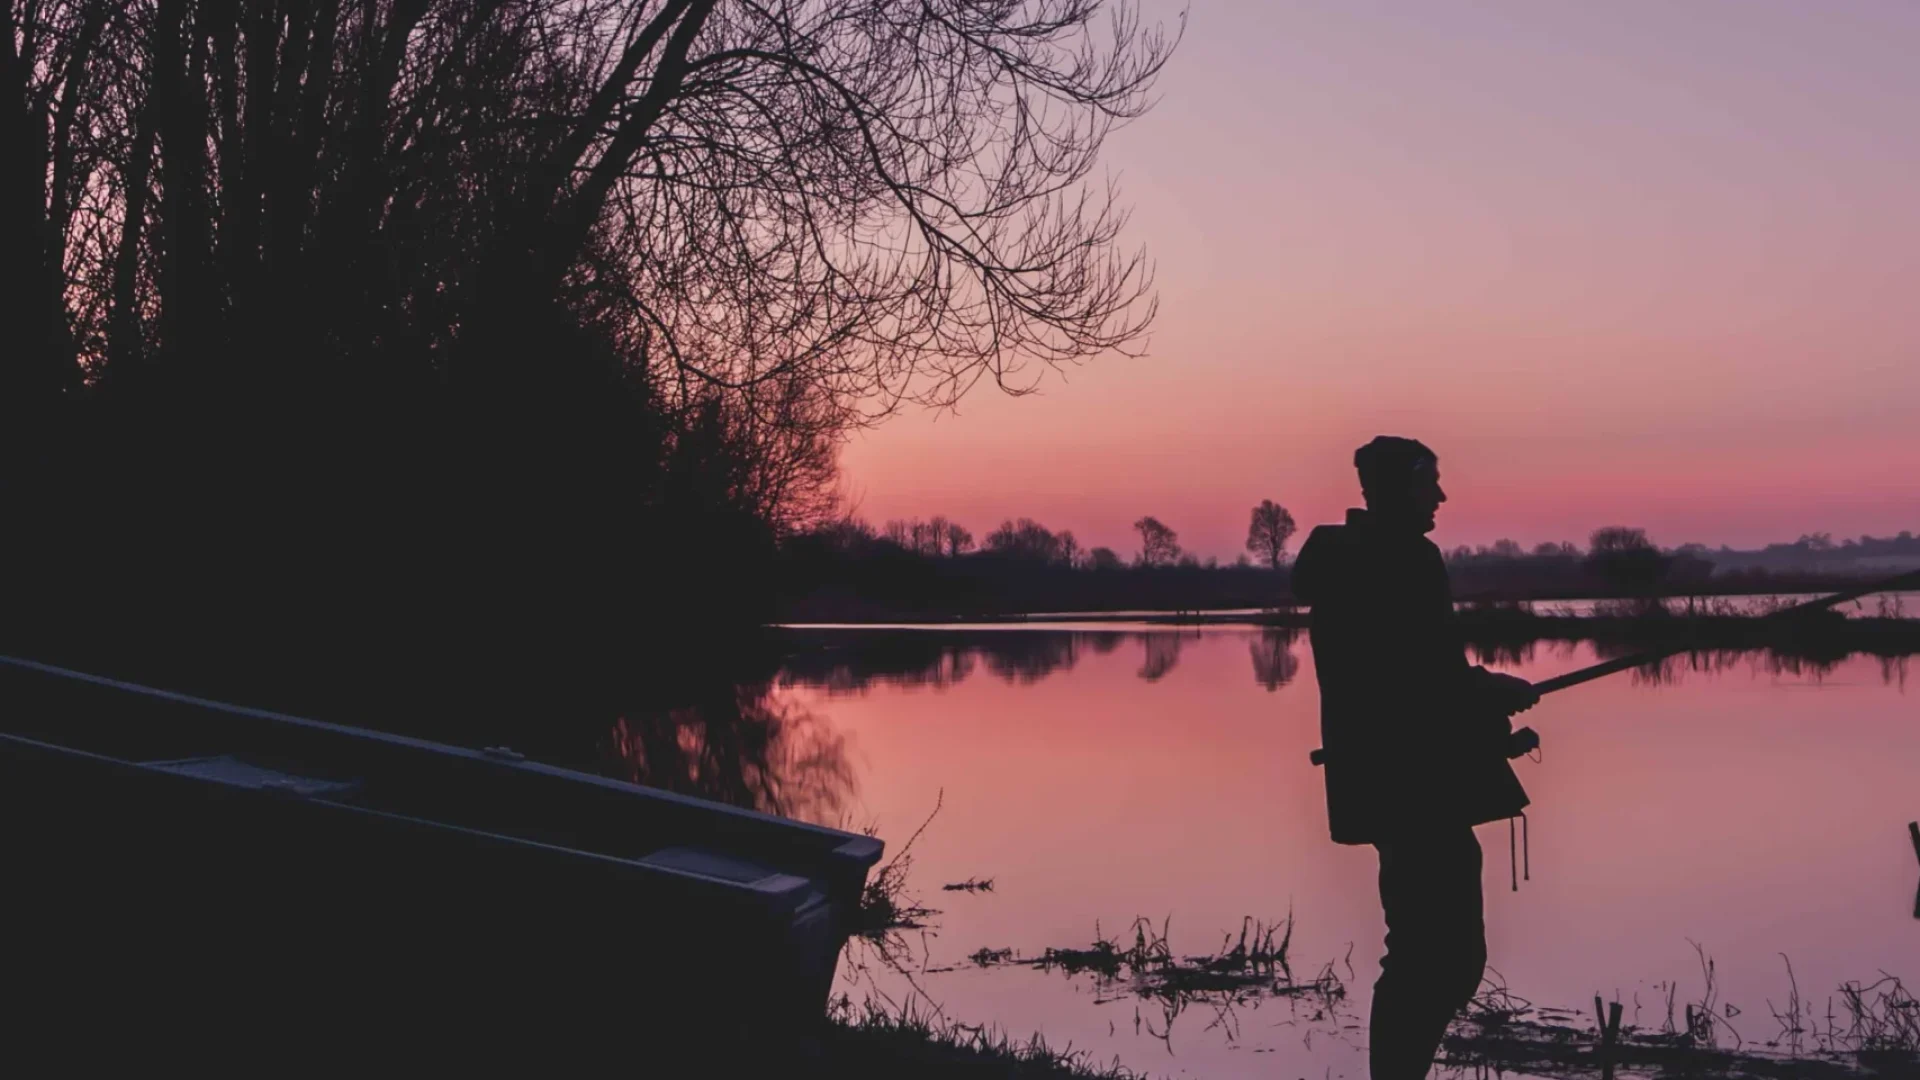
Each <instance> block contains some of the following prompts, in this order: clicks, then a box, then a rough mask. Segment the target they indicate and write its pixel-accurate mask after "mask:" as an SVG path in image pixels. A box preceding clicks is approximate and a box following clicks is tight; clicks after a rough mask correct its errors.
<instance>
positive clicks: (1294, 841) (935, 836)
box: [771, 629, 1920, 1077]
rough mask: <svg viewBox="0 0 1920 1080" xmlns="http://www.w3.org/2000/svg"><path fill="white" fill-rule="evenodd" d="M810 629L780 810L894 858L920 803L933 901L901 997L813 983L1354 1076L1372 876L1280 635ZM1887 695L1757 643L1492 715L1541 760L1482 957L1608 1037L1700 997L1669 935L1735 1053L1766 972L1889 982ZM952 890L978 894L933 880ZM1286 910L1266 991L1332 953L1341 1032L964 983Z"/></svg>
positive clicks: (1163, 1065)
mask: <svg viewBox="0 0 1920 1080" xmlns="http://www.w3.org/2000/svg"><path fill="white" fill-rule="evenodd" d="M811 640H812V641H813V642H814V643H815V645H814V647H811V648H808V649H805V650H803V651H801V652H799V653H797V654H796V655H795V656H794V657H792V658H791V659H790V660H789V662H788V665H787V667H786V669H785V670H784V671H783V672H782V674H781V676H780V678H779V680H778V683H777V684H776V689H775V690H774V692H773V697H774V701H773V702H772V703H771V706H772V707H773V708H774V709H776V710H777V711H778V712H779V713H780V715H781V716H782V717H783V718H784V719H783V723H785V724H787V725H788V726H789V729H790V730H792V731H795V732H800V731H804V732H806V735H805V737H804V738H803V739H802V738H798V737H796V741H797V742H799V743H801V744H803V745H804V746H805V747H807V748H808V749H806V750H804V751H797V752H796V753H799V754H800V755H801V756H803V757H808V756H810V758H811V759H816V760H817V759H820V758H832V759H834V761H835V764H834V765H833V767H832V768H831V769H830V770H829V772H830V773H831V775H832V784H831V785H829V786H830V787H831V788H832V790H831V792H829V797H825V798H820V799H816V800H815V801H814V802H812V803H810V804H809V807H808V808H803V809H805V810H806V812H809V813H811V814H812V815H814V816H831V817H834V818H837V819H838V820H840V821H842V822H846V823H851V824H855V825H860V824H875V825H877V826H878V827H879V828H880V830H881V832H882V834H883V835H884V836H885V837H887V838H888V839H889V841H890V843H891V845H893V846H894V847H897V846H898V845H899V844H900V843H901V842H902V841H903V840H904V839H905V838H906V837H907V835H908V834H910V833H911V832H912V831H913V829H914V828H915V827H916V826H918V825H919V823H920V822H921V821H922V819H924V818H926V817H927V815H928V814H929V812H930V811H932V810H933V807H934V802H935V797H936V793H942V798H943V800H944V801H943V805H942V808H941V810H940V812H939V814H938V815H937V816H936V817H935V818H934V820H933V821H932V823H931V824H930V825H929V826H928V827H927V829H926V830H925V832H924V833H923V834H922V835H921V836H920V838H919V839H918V841H917V843H916V844H915V845H914V847H913V856H914V863H913V881H914V882H915V884H916V886H917V892H918V894H919V899H920V900H921V901H922V902H923V903H925V904H927V905H929V906H932V907H935V908H939V909H941V911H942V914H941V915H940V916H939V917H938V918H937V919H936V920H935V921H936V922H937V924H938V925H937V929H935V930H932V931H929V932H928V933H927V934H925V935H909V941H910V944H911V946H912V948H913V950H914V952H915V955H914V956H913V958H912V960H911V962H910V965H909V966H910V968H912V969H913V972H914V974H913V978H912V982H913V983H914V984H916V985H917V987H918V989H917V990H916V989H915V987H914V986H910V985H909V984H908V979H907V978H906V977H905V976H903V975H901V974H899V973H897V972H894V971H891V970H888V969H887V968H886V967H885V966H884V965H880V964H875V963H868V964H866V965H865V966H866V972H865V973H864V974H861V973H859V972H858V971H857V970H856V971H854V972H851V973H849V974H848V975H847V980H848V981H847V982H846V984H845V985H844V986H843V989H845V990H846V991H847V992H848V993H850V994H851V995H852V996H853V998H854V999H855V1000H856V1001H858V1000H860V999H861V998H862V997H863V995H865V994H867V993H870V992H881V993H885V994H887V995H889V996H890V997H893V998H894V999H895V1000H904V999H905V998H906V997H908V996H920V995H924V996H923V997H921V1001H922V1003H923V1004H926V1003H928V1002H932V1003H937V1005H938V1007H939V1008H941V1009H943V1010H944V1011H945V1013H946V1014H947V1015H948V1016H950V1017H953V1018H955V1019H959V1020H962V1021H965V1022H968V1023H976V1024H993V1025H998V1026H1000V1027H1002V1028H1005V1029H1007V1030H1008V1031H1009V1032H1011V1033H1013V1034H1016V1035H1026V1034H1028V1033H1031V1032H1033V1031H1036V1030H1037V1031H1039V1032H1041V1033H1043V1034H1045V1035H1046V1036H1047V1038H1048V1039H1049V1041H1050V1042H1052V1043H1053V1044H1055V1045H1056V1046H1058V1045H1061V1044H1066V1043H1071V1044H1072V1045H1073V1046H1074V1047H1076V1048H1084V1049H1086V1050H1088V1051H1090V1052H1091V1053H1092V1054H1093V1055H1094V1056H1095V1057H1096V1058H1098V1059H1100V1060H1102V1061H1105V1060H1111V1059H1113V1058H1115V1057H1117V1058H1118V1059H1119V1060H1121V1061H1122V1062H1124V1063H1126V1064H1127V1065H1130V1066H1132V1067H1134V1068H1137V1069H1141V1070H1145V1071H1149V1072H1152V1073H1155V1074H1164V1075H1176V1076H1188V1075H1192V1076H1215V1077H1221V1076H1225V1077H1232V1076H1263V1077H1264V1076H1289V1077H1292V1076H1313V1077H1322V1076H1329V1077H1339V1076H1349V1077H1357V1076H1364V1075H1365V1067H1364V1052H1363V1050H1362V1047H1363V1046H1364V1031H1363V1030H1362V1029H1359V1028H1357V1027H1355V1025H1356V1024H1357V1023H1358V1022H1359V1021H1360V1019H1361V1018H1364V1016H1365V1010H1366V998H1367V991H1368V987H1369V985H1370V984H1371V982H1372V980H1373V978H1374V977H1375V975H1376V974H1377V971H1378V967H1377V958H1378V955H1379V952H1380V944H1379V942H1380V936H1381V934H1382V932H1383V927H1382V925H1381V922H1380V915H1379V911H1378V907H1377V901H1376V897H1375V893H1374V881H1373V876H1374V873H1375V861H1374V855H1373V853H1372V851H1371V850H1370V849H1366V848H1348V847H1339V846H1336V845H1334V844H1332V843H1331V842H1329V841H1328V839H1327V836H1326V811H1325V808H1324V805H1323V802H1322V792H1321V784H1320V777H1319V774H1318V771H1317V770H1316V769H1315V768H1314V767H1313V766H1311V765H1310V764H1309V762H1308V761H1307V752H1308V751H1309V750H1310V749H1312V748H1313V747H1314V746H1315V745H1317V743H1318V734H1317V724H1318V721H1317V709H1318V695H1317V691H1316V689H1315V686H1314V679H1313V670H1312V657H1311V651H1310V649H1309V648H1308V645H1307V642H1306V639H1305V637H1304V636H1303V635H1300V636H1292V635H1285V634H1279V633H1272V632H1266V633H1263V632H1260V631H1245V630H1226V629H1223V630H1208V631H1202V632H1193V631H1187V632H1182V633H1173V632H1154V633H1141V632H1112V631H1110V632H1101V633H1068V632H1056V631H1032V630H1026V631H1011V630H1008V631H997V632H995V631H981V632H974V633H970V634H965V635H955V634H950V633H940V634H935V633H931V632H920V633H916V632H913V631H893V632H881V633H873V632H869V633H861V634H853V633H849V634H847V635H844V636H836V635H833V634H814V635H811ZM821 644H824V645H825V646H827V647H825V648H822V647H820V645H821ZM1594 659H1595V657H1594V655H1593V654H1592V652H1591V651H1590V650H1588V649H1587V648H1586V647H1585V646H1542V647H1541V648H1540V649H1538V650H1535V651H1534V652H1533V653H1532V654H1531V655H1522V656H1518V657H1507V658H1505V660H1504V662H1500V663H1495V664H1493V665H1492V666H1496V667H1501V668H1503V669H1505V670H1510V671H1514V672H1517V673H1519V674H1522V675H1525V676H1527V677H1529V678H1535V679H1538V678H1544V677H1546V676H1548V675H1552V674H1556V673H1559V672H1563V671H1567V670H1570V669H1572V668H1575V667H1579V666H1581V665H1584V664H1587V663H1590V662H1592V661H1593V660H1594ZM1916 704H1920V702H1917V701H1916V699H1915V697H1914V696H1913V695H1910V694H1909V692H1908V691H1907V689H1906V672H1905V668H1904V665H1903V664H1902V663H1900V662H1895V661H1882V660H1878V659H1875V658H1869V657H1856V658H1854V659H1851V660H1848V661H1845V662H1843V663H1840V664H1838V665H1836V666H1831V667H1827V668H1824V669H1820V670H1814V669H1810V668H1805V667H1800V668H1798V669H1795V667H1794V666H1793V665H1786V666H1785V667H1783V666H1782V665H1781V664H1779V663H1777V662H1770V661H1768V660H1767V658H1766V657H1764V656H1762V655H1724V656H1719V657H1716V658H1712V659H1707V660H1696V661H1690V662H1688V661H1683V662H1680V663H1678V664H1675V665H1671V666H1670V667H1669V668H1668V669H1667V670H1665V671H1663V672H1659V673H1654V674H1651V675H1647V674H1636V675H1633V676H1621V677H1616V678H1615V679H1613V680H1610V681H1603V682H1600V683H1595V684H1590V685H1588V686H1585V687H1581V688H1577V689H1574V690H1571V691H1567V692H1565V693H1564V694H1561V695H1557V696H1555V697H1552V698H1549V699H1548V700H1547V701H1546V702H1544V703H1543V704H1542V705H1541V706H1540V707H1538V708H1536V709H1535V710H1533V711H1532V712H1531V713H1529V714H1527V715H1526V716H1525V718H1524V719H1525V722H1527V723H1530V724H1532V725H1533V726H1534V727H1536V728H1538V729H1539V730H1540V731H1541V733H1542V735H1543V737H1544V740H1545V747H1544V756H1543V760H1541V761H1539V762H1537V763H1535V762H1522V763H1521V764H1520V770H1521V775H1522V779H1523V780H1524V782H1525V783H1526V784H1527V786H1528V789H1529V790H1530V792H1531V794H1532V795H1533V798H1534V803H1535V805H1534V807H1533V809H1532V810H1531V811H1530V814H1529V816H1530V824H1531V880H1530V881H1523V882H1522V883H1521V884H1520V888H1519V890H1518V891H1517V892H1516V891H1512V889H1511V886H1510V864H1509V860H1508V845H1509V835H1508V829H1507V827H1506V826H1505V825H1504V824H1502V825H1493V826H1485V827H1483V828H1482V829H1481V830H1480V836H1481V841H1482V844H1483V846H1484V847H1485V848H1486V852H1487V859H1486V863H1487V870H1486V891H1487V900H1488V905H1487V906H1488V923H1489V933H1490V945H1491V953H1492V964H1493V966H1494V967H1495V968H1496V969H1498V971H1499V972H1500V973H1501V975H1503V976H1504V977H1505V979H1506V982H1507V984H1508V986H1509V987H1510V988H1511V989H1512V990H1513V992H1515V993H1517V994H1519V995H1521V996H1523V997H1525V998H1527V999H1529V1000H1531V1001H1533V1002H1535V1003H1537V1004H1542V1005H1556V1006H1566V1007H1568V1008H1575V1009H1581V1010H1582V1011H1583V1012H1590V1011H1591V1002H1592V1000H1593V996H1594V994H1595V993H1602V994H1604V995H1606V996H1607V997H1608V998H1610V999H1611V998H1613V997H1615V996H1616V994H1617V996H1618V997H1619V999H1620V1000H1622V1001H1623V1002H1625V1003H1626V1008H1627V1013H1628V1016H1627V1020H1628V1022H1629V1023H1633V1022H1636V1021H1637V1022H1639V1023H1641V1024H1644V1025H1652V1026H1657V1025H1658V1024H1659V1023H1660V1022H1661V1020H1663V1019H1664V1017H1665V1013H1666V987H1667V985H1668V984H1669V982H1671V983H1673V984H1677V985H1676V987H1675V989H1676V995H1677V998H1678V1000H1679V1001H1681V1002H1685V1001H1687V1000H1689V999H1698V998H1699V997H1700V996H1701V995H1702V994H1703V992H1704V989H1705V987H1704V984H1703V977H1702V971H1701V967H1700V963H1699V959H1698V957H1697V956H1696V952H1695V947H1694V943H1698V945H1699V946H1700V947H1701V948H1702V949H1704V950H1705V952H1706V953H1707V954H1708V955H1710V956H1711V957H1712V959H1713V961H1714V963H1715V972H1716V976H1717V979H1718V983H1719V986H1718V992H1719V994H1720V999H1721V1000H1722V1001H1723V1002H1725V1003H1728V1004H1731V1005H1732V1006H1733V1007H1734V1009H1735V1010H1736V1011H1737V1013H1738V1015H1736V1016H1733V1017H1731V1018H1730V1023H1731V1024H1732V1025H1733V1026H1734V1027H1736V1028H1737V1029H1738V1030H1739V1032H1740V1034H1741V1035H1742V1036H1743V1037H1746V1038H1748V1039H1766V1038H1770V1037H1772V1036H1773V1035H1774V1034H1775V1033H1776V1032H1777V1030H1778V1025H1777V1024H1775V1023H1774V1021H1773V1020H1772V1019H1771V1017H1770V1016H1769V1009H1768V1003H1769V1001H1772V1002H1773V1003H1775V1004H1781V1003H1783V1002H1784V1000H1785V996H1786V993H1787V991H1788V981H1787V971H1786V967H1785V964H1784V962H1783V960H1782V954H1783V953H1784V954H1786V955H1787V956H1788V957H1790V958H1791V960H1792V964H1793V970H1794V972H1795V974H1796V976H1797V978H1798V984H1799V988H1800V992H1801V994H1802V995H1803V996H1804V997H1807V998H1810V999H1812V1001H1814V1002H1816V1003H1824V1001H1825V999H1826V996H1827V995H1828V994H1829V993H1830V992H1831V991H1832V990H1833V989H1834V988H1835V987H1836V986H1837V985H1838V984H1839V983H1840V982H1841V981H1843V980H1848V979H1866V980H1868V981H1871V980H1872V979H1873V978H1876V977H1877V973H1878V972H1880V971H1882V970H1885V971H1889V972H1893V973H1895V974H1899V975H1902V976H1904V978H1905V979H1906V980H1907V981H1908V983H1909V984H1910V985H1911V983H1912V982H1913V981H1915V980H1916V979H1920V920H1916V919H1915V918H1914V903H1915V889H1916V882H1917V881H1920V867H1917V866H1916V863H1915V859H1914V853H1913V851H1912V848H1911V846H1910V844H1909V842H1908V839H1907V835H1906V831H1905V825H1906V822H1907V821H1909V820H1912V819H1914V818H1920V711H1916ZM968 878H991V879H992V880H993V882H994V889H993V891H992V892H986V893H959V892H946V891H942V889H941V886H942V885H943V884H945V883H948V882H960V881H963V880H965V879H968ZM1289 911H1291V912H1292V914H1293V916H1294V919H1295V925H1296V930H1295V933H1294V939H1293V957H1294V965H1295V967H1296V969H1297V970H1302V973H1311V972H1312V971H1314V970H1317V969H1318V968H1319V967H1320V966H1321V965H1322V964H1324V963H1327V962H1329V961H1331V962H1333V963H1334V964H1335V969H1336V971H1337V973H1338V974H1339V975H1340V976H1341V978H1342V979H1343V980H1345V981H1346V983H1347V985H1348V986H1349V988H1350V990H1351V992H1352V993H1351V997H1350V998H1349V999H1348V1000H1347V1001H1346V1003H1345V1010H1346V1011H1345V1012H1344V1013H1339V1014H1335V1015H1333V1016H1316V1015H1315V1013H1316V1010H1315V1009H1314V1008H1312V1007H1307V1006H1301V1007H1292V1006H1289V1004H1288V1003H1287V1002H1284V1001H1268V1002H1266V1003H1264V1004H1261V1005H1259V1006H1258V1007H1243V1008H1241V1009H1238V1010H1236V1011H1235V1012H1234V1013H1233V1014H1232V1015H1231V1016H1228V1017H1224V1018H1223V1017H1221V1016H1219V1015H1217V1014H1216V1013H1215V1012H1214V1011H1213V1010H1211V1009H1208V1008H1206V1007H1204V1006H1197V1007H1193V1008H1189V1009H1188V1010H1187V1011H1186V1012H1185V1013H1183V1014H1181V1015H1179V1016H1178V1017H1176V1018H1175V1019H1174V1020H1173V1021H1172V1024H1171V1028H1170V1029H1169V1028H1168V1026H1167V1020H1166V1017H1165V1016H1164V1014H1163V1011H1162V1010H1161V1008H1160V1007H1159V1006H1158V1005H1155V1004H1153V1003H1151V1002H1146V1001H1140V1000H1138V999H1135V998H1132V997H1129V996H1128V995H1127V994H1125V993H1124V992H1115V991H1113V990H1112V989H1111V988H1108V990H1107V991H1106V992H1105V993H1103V992H1101V990H1100V988H1098V987H1096V986H1095V985H1094V984H1093V983H1092V982H1090V981H1088V980H1087V979H1086V978H1085V977H1081V978H1069V977H1066V976H1064V975H1061V974H1059V973H1049V972H1043V971H1038V970H1033V969H1028V968H992V969H979V968H974V967H971V966H969V965H968V964H967V963H966V961H965V958H966V957H967V956H968V955H969V954H971V953H973V952H975V951H976V950H979V949H982V948H996V949H998V948H1013V949H1017V950H1020V951H1021V952H1022V953H1027V954H1037V953H1039V952H1040V951H1042V950H1043V949H1045V948H1046V947H1048V946H1075V947H1084V946H1086V945H1088V944H1089V943H1090V942H1091V941H1092V940H1093V937H1094V931H1095V925H1096V923H1097V924H1098V925H1099V926H1100V928H1101V929H1102V930H1104V931H1106V932H1107V933H1108V934H1109V935H1113V934H1114V933H1116V932H1119V931H1124V930H1126V928H1127V927H1128V926H1129V925H1130V924H1131V923H1132V921H1133V920H1134V918H1135V917H1136V916H1146V917H1149V918H1152V919H1153V920H1155V921H1156V922H1158V921H1160V920H1162V919H1167V918H1170V919H1171V935H1170V936H1171V941H1172V945H1173V946H1174V948H1175V950H1176V951H1180V952H1191V953H1200V952H1207V951H1210V950H1212V949H1214V948H1215V947H1216V946H1218V945H1219V943H1220V940H1221V936H1222V935H1223V934H1224V933H1225V932H1226V931H1228V930H1230V929H1236V928H1238V927H1239V926H1240V923H1241V920H1242V917H1243V916H1253V917H1256V918H1261V919H1268V920H1272V919H1278V918H1283V917H1285V916H1286V915H1287V913H1288V912H1289ZM855 959H856V960H857V959H858V958H857V957H856V958H855ZM868 959H869V960H870V959H871V957H869V958H868ZM1349 965H1350V967H1349ZM955 966H957V967H958V969H957V970H950V971H941V970H938V969H941V968H949V967H955ZM1136 1017H1137V1020H1138V1024H1137V1026H1136ZM1156 1033H1158V1034H1157V1035H1156ZM1160 1036H1164V1038H1163V1037H1160Z"/></svg>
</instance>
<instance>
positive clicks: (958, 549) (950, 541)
mask: <svg viewBox="0 0 1920 1080" xmlns="http://www.w3.org/2000/svg"><path fill="white" fill-rule="evenodd" d="M946 542H947V557H948V558H950V559H957V558H959V557H960V556H962V555H965V554H966V553H967V552H969V551H972V550H973V533H972V532H971V531H970V530H968V529H967V528H966V527H965V526H963V525H961V524H960V523H959V522H957V521H955V522H949V523H948V524H947V534H946Z"/></svg>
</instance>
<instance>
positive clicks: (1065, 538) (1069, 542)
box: [1053, 529, 1080, 567]
mask: <svg viewBox="0 0 1920 1080" xmlns="http://www.w3.org/2000/svg"><path fill="white" fill-rule="evenodd" d="M1053 539H1054V547H1055V549H1056V550H1057V551H1058V552H1059V553H1060V561H1061V562H1062V563H1064V564H1066V565H1067V566H1069V567H1076V566H1079V565H1080V541H1078V540H1076V539H1074V536H1073V530H1071V529H1061V530H1060V531H1059V532H1057V533H1055V534H1054V537H1053Z"/></svg>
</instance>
